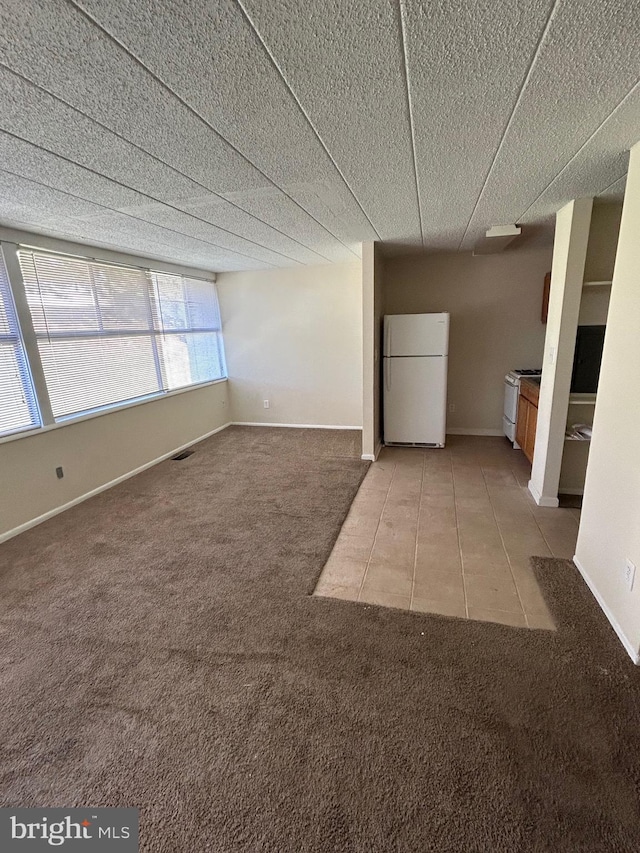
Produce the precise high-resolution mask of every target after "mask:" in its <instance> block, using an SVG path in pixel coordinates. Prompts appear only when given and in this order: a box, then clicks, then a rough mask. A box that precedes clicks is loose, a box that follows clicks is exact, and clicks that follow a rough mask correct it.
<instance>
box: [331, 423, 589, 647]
mask: <svg viewBox="0 0 640 853" xmlns="http://www.w3.org/2000/svg"><path fill="white" fill-rule="evenodd" d="M530 470H531V469H530V465H529V463H528V462H527V460H526V458H525V456H524V454H523V453H522V452H521V451H519V450H513V449H512V448H511V445H510V444H509V443H508V442H507V440H506V439H503V438H484V437H477V436H464V437H463V436H448V437H447V446H446V448H444V449H443V450H426V449H424V450H423V449H414V448H397V447H393V448H392V447H385V448H384V449H383V450H382V452H381V454H380V457H379V459H378V461H377V462H374V463H373V464H372V465H371V467H370V469H369V471H368V472H367V475H366V477H365V479H364V481H363V483H362V486H361V487H360V490H359V492H358V494H357V495H356V498H355V500H354V502H353V504H352V506H351V509H350V511H349V515H348V516H347V518H346V520H345V522H344V525H343V527H342V530H341V532H340V535H339V537H338V540H337V542H336V544H335V547H334V549H333V551H332V553H331V555H330V557H329V560H328V561H327V564H326V566H325V567H324V570H323V572H322V575H321V577H320V579H319V581H318V585H317V587H316V590H315V595H322V596H328V597H333V598H343V599H350V600H352V601H363V602H368V603H371V604H380V605H386V606H389V607H399V608H402V609H405V610H416V611H421V612H424V613H440V614H444V615H447V616H458V617H461V618H468V619H480V620H484V621H489V622H501V623H503V624H506V625H514V626H519V627H529V628H546V629H550V630H553V629H554V628H555V626H554V624H553V620H552V618H551V616H550V614H549V611H548V609H547V606H546V604H545V602H544V599H543V597H542V594H541V593H540V590H539V588H538V584H537V582H536V579H535V576H534V574H533V571H532V569H531V567H530V565H529V556H532V555H537V556H555V557H567V558H571V557H572V556H573V554H574V550H575V544H576V537H577V533H578V523H579V518H580V510H578V509H562V508H559V509H549V508H543V507H538V506H537V505H536V504H535V502H534V501H533V499H532V498H531V496H530V494H529V492H528V490H527V487H526V486H527V483H528V481H529V474H530Z"/></svg>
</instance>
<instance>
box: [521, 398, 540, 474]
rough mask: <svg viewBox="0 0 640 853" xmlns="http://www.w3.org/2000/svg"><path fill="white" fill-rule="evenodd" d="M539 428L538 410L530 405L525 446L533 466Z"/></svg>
mask: <svg viewBox="0 0 640 853" xmlns="http://www.w3.org/2000/svg"><path fill="white" fill-rule="evenodd" d="M537 426H538V410H537V408H536V407H535V406H532V405H531V403H529V408H528V409H527V437H526V439H525V444H524V447H523V449H524V455H525V456H526V457H527V459H528V460H529V462H531V463H532V464H533V451H534V450H535V447H536V428H537Z"/></svg>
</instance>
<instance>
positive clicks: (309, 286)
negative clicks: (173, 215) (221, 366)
mask: <svg viewBox="0 0 640 853" xmlns="http://www.w3.org/2000/svg"><path fill="white" fill-rule="evenodd" d="M361 275H362V265H361V263H360V262H359V261H358V262H356V263H353V264H331V265H327V266H317V267H298V268H293V269H292V268H288V269H277V270H258V271H251V272H232V273H221V274H220V275H218V295H219V298H220V308H221V311H222V321H223V332H224V340H225V349H226V354H227V369H228V374H229V380H230V382H229V386H230V404H231V414H232V419H233V421H235V422H240V423H274V424H301V425H302V424H310V425H325V426H350V427H358V428H361V427H362V280H361ZM264 400H269V403H270V407H269V408H268V409H265V408H264V406H263V401H264Z"/></svg>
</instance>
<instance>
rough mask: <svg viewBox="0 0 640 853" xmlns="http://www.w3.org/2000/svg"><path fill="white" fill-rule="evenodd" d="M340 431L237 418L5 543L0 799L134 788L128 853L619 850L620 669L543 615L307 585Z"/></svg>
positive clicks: (349, 467) (638, 746)
mask: <svg viewBox="0 0 640 853" xmlns="http://www.w3.org/2000/svg"><path fill="white" fill-rule="evenodd" d="M358 438H359V436H358V435H357V434H350V433H341V432H329V431H327V432H323V431H311V430H309V431H297V430H275V429H272V430H267V429H250V428H232V429H229V430H227V431H225V432H223V433H220V434H219V435H217V436H214V437H213V438H211V439H208V440H207V441H206V442H203V443H202V444H200V445H198V446H197V448H196V453H195V454H194V455H193V456H191V457H189V458H188V459H186V460H184V461H182V462H173V461H167V462H164V463H162V464H161V465H159V466H157V467H156V468H154V469H151V470H149V471H147V472H145V473H143V474H141V475H139V476H138V477H135V478H134V479H132V480H129V481H127V482H126V483H123V484H122V485H120V486H118V487H117V488H115V489H112V490H110V491H108V492H105V493H104V494H102V495H99V496H97V497H96V498H93V499H92V500H90V501H87V502H86V503H84V504H81V505H79V506H77V507H76V508H74V509H72V510H70V511H68V512H66V513H64V514H63V515H60V516H58V517H56V518H54V519H52V520H50V521H49V522H47V523H45V524H43V525H41V526H39V527H37V528H34V529H33V530H31V531H29V532H28V533H25V534H23V535H22V536H20V537H18V538H16V539H14V540H11V541H9V542H7V543H5V544H4V545H2V546H0V687H1V692H0V773H1V777H0V779H1V781H0V804H2V805H12V806H45V805H51V806H72V805H87V806H106V805H122V806H137V807H139V808H140V810H141V821H140V823H141V850H144V851H154V853H155V851H158V853H165V851H166V853H173V851H185V853H200V851H205V850H209V851H225V852H226V851H250V853H267V851H269V852H270V851H274V853H276V851H277V853H294V851H295V853H302V851H305V853H306V851H308V852H309V853H325V851H358V853H360V851H361V853H365V851H367V852H368V851H375V852H376V853H378V851H379V853H389V851H398V853H400V851H403V853H404V851H415V853H424V851H438V853H446V851H451V853H463V851H464V853H469V851H477V853H503V852H504V853H514V851H527V853H530V851H536V852H537V851H540V853H542V851H567V853H569V851H570V853H578V851H590V852H591V851H629V853H631V851H637V850H638V849H640V797H639V793H640V673H639V672H638V671H637V670H636V668H635V667H634V666H633V664H632V663H631V661H630V660H629V659H628V658H627V656H626V654H625V652H624V651H623V649H622V648H621V647H620V645H619V643H618V640H617V639H616V637H615V636H614V635H613V632H612V631H611V629H610V627H609V626H608V623H607V622H606V620H605V619H604V617H603V616H602V614H601V613H600V611H599V610H598V608H597V606H596V604H595V602H594V601H593V599H592V597H591V595H590V593H589V592H588V590H587V589H586V587H585V586H584V584H583V583H582V582H581V580H580V579H579V577H578V575H577V573H576V571H575V569H574V568H573V566H572V565H571V563H568V562H566V561H562V560H551V559H549V560H539V561H537V566H536V571H537V574H538V576H539V579H540V582H541V584H542V587H543V589H544V591H545V594H546V595H547V597H548V601H549V604H550V606H551V608H552V610H553V612H554V615H555V618H556V621H557V624H558V630H557V632H549V631H532V630H526V629H518V628H509V627H505V626H499V625H493V624H488V623H480V622H471V621H463V620H456V619H448V618H446V617H438V616H427V615H421V614H414V613H405V612H400V611H394V610H390V609H384V608H378V607H375V606H371V605H362V604H357V603H351V602H343V601H337V600H331V599H321V598H314V597H312V596H310V593H311V591H312V589H313V587H314V584H315V581H316V578H317V577H318V575H319V573H320V571H321V569H322V566H323V563H324V561H325V558H326V556H327V555H328V554H329V552H330V550H331V546H332V544H333V541H334V539H335V537H336V536H337V533H338V531H339V528H340V525H341V522H342V520H343V518H344V516H345V514H346V512H347V509H348V507H349V504H350V501H351V500H352V498H353V496H354V494H355V492H356V490H357V488H358V484H359V482H360V480H361V478H362V476H363V475H364V473H365V469H366V466H365V465H364V464H363V463H361V462H360V461H359V459H358V458H357V452H358V451H357V443H356V442H357V439H358Z"/></svg>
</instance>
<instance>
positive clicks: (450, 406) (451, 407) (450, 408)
mask: <svg viewBox="0 0 640 853" xmlns="http://www.w3.org/2000/svg"><path fill="white" fill-rule="evenodd" d="M455 410H456V404H455V403H449V411H450V412H455Z"/></svg>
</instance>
